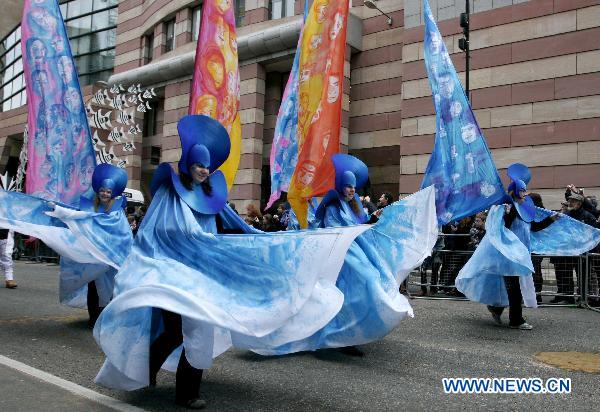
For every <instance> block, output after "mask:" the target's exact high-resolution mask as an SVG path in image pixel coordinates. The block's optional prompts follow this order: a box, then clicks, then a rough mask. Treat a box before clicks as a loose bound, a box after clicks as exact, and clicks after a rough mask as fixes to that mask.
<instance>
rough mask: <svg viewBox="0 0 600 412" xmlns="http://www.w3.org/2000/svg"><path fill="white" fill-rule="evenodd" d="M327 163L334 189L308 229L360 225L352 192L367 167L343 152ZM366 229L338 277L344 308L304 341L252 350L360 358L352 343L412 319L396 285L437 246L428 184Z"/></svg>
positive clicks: (376, 336) (359, 185) (363, 217)
mask: <svg viewBox="0 0 600 412" xmlns="http://www.w3.org/2000/svg"><path fill="white" fill-rule="evenodd" d="M332 161H333V164H334V167H335V189H334V190H331V191H329V192H328V193H327V195H326V196H325V197H324V198H323V200H322V201H321V203H320V205H319V206H318V208H317V210H316V212H315V218H314V221H313V222H312V226H313V228H325V227H348V226H354V225H360V224H363V223H365V222H366V221H367V219H368V217H367V215H366V213H365V211H364V209H363V207H362V204H361V202H360V199H359V197H358V195H357V194H356V191H357V190H358V189H360V188H362V187H363V185H364V184H365V183H366V182H367V178H368V169H367V166H366V165H365V164H364V163H363V162H362V161H360V160H359V159H357V158H356V157H353V156H350V155H346V154H337V155H334V156H333V157H332ZM368 227H369V230H367V231H365V232H364V233H363V234H362V235H360V236H359V237H357V238H356V239H355V240H354V242H353V243H352V246H351V247H350V249H349V250H348V253H347V255H346V258H345V260H344V265H343V267H342V270H341V271H340V273H339V275H338V276H337V280H336V286H337V287H338V289H339V290H340V291H341V292H342V293H343V295H344V304H343V306H342V308H341V309H340V311H339V313H338V314H337V315H336V316H335V318H333V319H332V320H331V321H330V322H329V323H328V324H327V325H326V326H325V327H324V328H322V329H320V330H319V331H318V332H316V333H315V334H313V335H312V336H310V337H308V338H306V339H303V340H299V341H295V342H292V343H289V344H286V345H282V346H280V347H265V346H262V347H261V346H256V347H254V348H253V350H254V351H255V352H257V353H260V354H264V355H274V354H286V353H292V352H298V351H307V350H310V351H312V350H317V349H323V348H340V351H342V352H343V353H346V354H348V355H352V356H362V352H361V351H360V350H359V349H357V348H355V347H354V345H360V344H365V343H368V342H373V341H376V340H378V339H381V338H383V337H384V336H386V335H387V334H388V333H390V332H391V331H392V330H393V329H394V328H395V327H396V326H398V324H399V323H400V321H401V320H402V319H404V318H405V317H407V316H411V317H412V316H413V310H412V308H411V306H410V304H409V303H408V300H407V299H406V297H404V296H403V295H402V294H400V293H399V286H400V284H401V283H402V281H403V280H404V279H405V278H406V276H407V275H408V273H409V272H410V270H412V269H414V268H415V267H417V266H419V265H420V264H421V262H423V260H424V259H425V258H426V257H427V256H429V255H430V254H431V250H432V248H433V245H434V244H435V242H436V238H437V218H436V215H435V203H434V189H433V186H431V187H429V188H426V189H423V190H422V191H420V192H417V193H416V194H414V195H412V196H409V197H408V198H405V199H403V200H402V201H399V202H396V203H394V204H393V205H390V206H388V207H387V208H386V209H385V211H384V212H383V214H382V215H381V219H380V221H379V222H378V223H377V224H376V225H373V226H368ZM319 230H323V229H319ZM417 240H418V242H417Z"/></svg>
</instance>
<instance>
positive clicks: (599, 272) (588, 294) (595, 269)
mask: <svg viewBox="0 0 600 412" xmlns="http://www.w3.org/2000/svg"><path fill="white" fill-rule="evenodd" d="M586 257H587V262H586V263H587V277H586V282H585V286H586V287H585V305H586V306H587V307H588V308H589V309H592V310H594V311H596V312H600V290H599V287H600V285H599V281H600V253H588V254H587V256H586Z"/></svg>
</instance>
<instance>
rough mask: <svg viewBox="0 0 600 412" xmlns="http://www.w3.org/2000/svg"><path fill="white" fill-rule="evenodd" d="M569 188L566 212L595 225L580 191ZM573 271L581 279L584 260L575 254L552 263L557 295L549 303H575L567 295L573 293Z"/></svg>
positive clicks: (581, 220) (572, 187)
mask: <svg viewBox="0 0 600 412" xmlns="http://www.w3.org/2000/svg"><path fill="white" fill-rule="evenodd" d="M569 190H570V192H571V194H570V195H569V197H568V201H569V206H568V211H567V213H566V214H567V215H568V216H570V217H572V218H573V219H576V220H579V221H580V222H583V223H585V224H588V225H590V226H594V227H597V222H596V219H595V218H594V215H592V214H591V213H590V212H589V211H587V210H586V209H585V208H584V203H585V201H586V199H585V197H584V196H583V195H582V194H581V193H578V191H577V189H576V188H575V187H574V186H573V185H569V186H567V191H569ZM580 261H581V263H580ZM573 271H575V274H576V276H577V278H578V279H583V278H582V274H583V273H585V271H586V265H585V261H583V260H581V259H580V258H579V257H577V256H568V257H561V258H560V260H559V261H558V262H557V263H555V264H554V272H555V274H556V287H557V291H558V295H557V296H555V297H554V298H553V299H552V300H551V301H550V303H561V302H566V303H575V299H574V298H573V296H569V295H573V293H574V292H575V283H574V281H573ZM560 295H563V296H560ZM564 295H566V296H564Z"/></svg>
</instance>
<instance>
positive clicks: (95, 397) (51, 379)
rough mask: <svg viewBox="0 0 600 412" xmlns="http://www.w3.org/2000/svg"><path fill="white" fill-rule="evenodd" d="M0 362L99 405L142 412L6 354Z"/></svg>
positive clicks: (0, 356)
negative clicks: (8, 356)
mask: <svg viewBox="0 0 600 412" xmlns="http://www.w3.org/2000/svg"><path fill="white" fill-rule="evenodd" d="M0 364H1V365H4V366H7V367H9V368H11V369H14V370H17V371H19V372H22V373H25V374H27V375H30V376H33V377H34V378H37V379H39V380H41V381H44V382H47V383H50V384H52V385H55V386H58V387H59V388H62V389H64V390H66V391H69V392H71V393H73V394H75V395H77V396H81V397H83V398H86V399H89V400H91V401H94V402H96V403H99V404H101V405H104V406H107V407H109V408H112V409H114V410H116V411H121V412H144V411H145V410H144V409H141V408H138V407H137V406H133V405H130V404H128V403H125V402H123V401H120V400H118V399H115V398H111V397H110V396H106V395H102V394H101V393H98V392H95V391H93V390H91V389H88V388H84V387H83V386H81V385H77V384H76V383H73V382H69V381H67V380H65V379H62V378H59V377H58V376H54V375H52V374H50V373H48V372H44V371H42V370H39V369H36V368H33V367H31V366H29V365H26V364H24V363H22V362H19V361H16V360H13V359H10V358H7V357H6V356H2V355H0Z"/></svg>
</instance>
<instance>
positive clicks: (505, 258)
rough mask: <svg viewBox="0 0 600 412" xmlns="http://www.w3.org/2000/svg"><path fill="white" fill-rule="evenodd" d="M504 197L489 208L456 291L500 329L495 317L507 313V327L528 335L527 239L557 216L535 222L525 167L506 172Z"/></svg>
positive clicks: (532, 301)
mask: <svg viewBox="0 0 600 412" xmlns="http://www.w3.org/2000/svg"><path fill="white" fill-rule="evenodd" d="M507 173H508V177H509V178H510V179H511V183H510V184H509V186H508V195H509V196H510V201H511V203H510V204H508V205H505V206H504V207H502V206H493V207H492V209H491V210H490V213H489V215H488V219H487V221H486V235H485V236H484V238H483V240H482V241H481V243H480V244H479V246H478V248H477V249H476V250H475V253H474V254H473V256H472V257H471V259H470V260H469V261H468V262H467V264H466V265H465V266H464V267H463V269H462V270H461V271H460V273H459V275H458V277H457V279H456V287H457V289H458V290H459V291H461V292H462V293H464V294H465V296H466V297H468V298H469V299H471V300H474V301H477V302H481V303H485V304H487V305H488V310H489V311H490V313H491V314H492V317H493V318H494V321H495V322H496V323H497V324H499V325H502V319H501V315H502V312H503V311H504V308H505V307H506V306H508V307H509V326H510V327H511V328H513V329H520V330H531V329H533V327H532V326H531V325H530V324H529V323H527V322H526V321H525V318H523V308H522V305H521V301H522V300H524V302H525V304H526V305H527V306H529V307H534V308H535V307H537V303H536V294H535V287H534V284H533V277H532V273H533V271H534V270H533V263H532V261H531V233H532V232H538V231H540V230H543V229H545V228H547V227H548V226H550V225H551V224H552V223H553V222H554V221H556V220H557V219H558V217H559V215H558V214H552V215H550V216H546V217H545V218H544V219H542V220H541V221H535V219H536V208H535V205H534V204H533V200H532V199H531V198H530V197H529V196H528V194H527V184H529V181H530V179H531V172H530V171H529V169H528V168H527V166H525V165H523V164H520V163H515V164H513V165H511V166H509V168H508V170H507Z"/></svg>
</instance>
